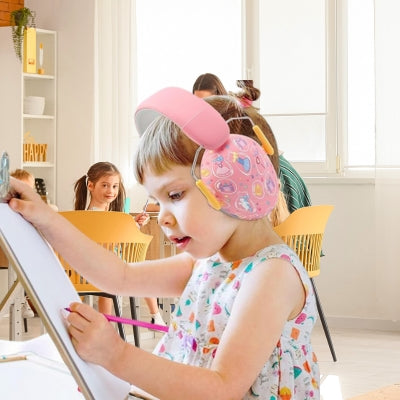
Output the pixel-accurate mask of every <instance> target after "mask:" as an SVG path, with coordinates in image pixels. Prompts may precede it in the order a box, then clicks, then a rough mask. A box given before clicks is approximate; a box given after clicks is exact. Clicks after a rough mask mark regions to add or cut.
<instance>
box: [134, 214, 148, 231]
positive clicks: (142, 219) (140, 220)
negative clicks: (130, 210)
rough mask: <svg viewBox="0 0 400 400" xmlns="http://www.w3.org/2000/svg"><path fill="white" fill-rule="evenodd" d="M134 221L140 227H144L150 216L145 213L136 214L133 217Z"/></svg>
mask: <svg viewBox="0 0 400 400" xmlns="http://www.w3.org/2000/svg"><path fill="white" fill-rule="evenodd" d="M135 221H136V223H137V224H138V225H139V226H140V227H142V226H145V225H146V224H148V222H149V221H150V215H149V214H146V213H145V212H144V213H141V214H138V215H136V217H135Z"/></svg>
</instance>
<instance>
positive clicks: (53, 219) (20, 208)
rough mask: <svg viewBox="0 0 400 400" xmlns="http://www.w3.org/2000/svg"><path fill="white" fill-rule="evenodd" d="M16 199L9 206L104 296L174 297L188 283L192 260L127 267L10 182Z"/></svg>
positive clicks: (23, 187)
mask: <svg viewBox="0 0 400 400" xmlns="http://www.w3.org/2000/svg"><path fill="white" fill-rule="evenodd" d="M11 184H12V187H13V189H15V191H16V192H17V193H18V194H19V196H20V198H19V199H18V198H13V199H11V200H10V202H9V205H10V207H11V208H13V209H14V210H15V211H17V212H19V213H20V214H21V215H22V216H23V217H24V218H25V219H27V220H28V221H30V222H31V223H32V224H33V225H34V226H35V227H36V228H38V229H39V231H41V233H42V234H43V236H44V237H45V238H46V240H47V241H48V242H49V243H50V245H51V246H52V247H53V248H54V249H55V250H56V251H57V252H59V253H60V254H61V255H62V256H63V258H64V259H65V260H66V261H67V262H68V263H69V264H70V265H71V266H72V267H73V268H74V269H75V270H76V271H78V272H79V273H80V274H82V275H83V276H84V277H85V278H86V279H88V280H89V281H90V282H91V283H92V284H94V285H95V286H97V287H98V288H100V289H101V290H104V291H105V292H108V293H116V294H119V295H126V296H157V297H168V296H170V295H171V296H177V295H179V294H180V293H181V290H182V289H183V287H184V286H185V283H186V281H187V280H188V279H189V277H190V275H191V272H192V267H193V259H192V258H191V257H190V256H189V255H187V254H180V255H177V256H175V257H172V258H171V259H163V260H155V261H151V262H147V261H145V262H142V263H135V264H132V265H128V264H126V263H124V262H123V261H122V260H121V259H120V258H119V257H118V256H117V255H115V254H114V253H113V252H110V251H108V250H106V249H104V248H102V247H101V246H99V245H98V244H97V243H95V242H93V241H92V240H90V239H89V238H88V237H87V236H85V235H84V234H83V233H82V232H80V231H79V230H78V229H77V228H75V227H74V226H73V225H72V224H70V223H69V222H68V221H67V220H66V219H65V218H64V217H62V216H61V215H60V214H58V213H56V212H54V211H53V210H52V209H51V208H50V207H49V206H48V205H46V204H45V203H44V202H43V201H42V199H41V198H40V197H39V196H38V195H37V194H36V193H35V192H34V191H33V190H32V189H31V188H29V186H28V185H25V184H24V183H22V182H20V181H18V180H15V179H13V180H12V181H11Z"/></svg>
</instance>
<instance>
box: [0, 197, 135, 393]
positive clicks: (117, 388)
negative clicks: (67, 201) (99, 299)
mask: <svg viewBox="0 0 400 400" xmlns="http://www.w3.org/2000/svg"><path fill="white" fill-rule="evenodd" d="M0 247H1V248H2V249H3V251H4V253H5V254H6V256H7V258H8V259H9V260H10V262H11V265H12V267H13V268H14V269H15V271H16V273H17V276H18V279H19V280H20V282H21V283H22V285H23V286H24V288H25V290H26V292H27V293H28V295H29V298H30V300H31V301H32V303H33V304H34V306H35V309H36V310H37V312H38V313H39V316H40V318H41V319H42V322H43V324H44V326H45V328H46V330H47V332H48V334H49V336H50V337H51V339H52V340H53V342H54V344H55V345H56V347H57V349H58V351H59V353H60V355H61V357H62V358H63V361H64V362H65V364H66V365H67V367H68V368H69V370H70V371H71V374H72V376H73V377H74V379H75V380H76V383H77V385H78V386H79V388H80V391H81V392H82V394H83V395H84V397H85V399H86V400H103V399H104V400H109V399H115V400H123V399H126V398H127V397H128V393H129V390H130V387H131V386H130V384H129V383H128V382H125V381H122V380H121V379H119V378H117V377H116V376H114V375H112V374H111V373H109V372H108V371H107V370H105V369H104V368H102V367H100V366H99V365H95V364H91V363H87V362H85V361H83V360H82V359H81V358H80V357H79V355H78V354H77V353H76V351H75V349H74V347H73V345H72V342H71V340H70V338H69V335H68V331H67V328H66V321H65V319H64V317H63V315H62V311H61V310H63V309H64V308H65V307H68V306H69V304H70V303H71V302H75V301H80V298H79V296H78V294H77V293H76V291H75V289H74V287H73V285H72V283H71V282H70V280H69V278H68V277H67V275H66V273H65V271H64V269H63V268H62V266H61V264H60V262H59V261H58V258H57V257H56V255H55V254H54V252H53V250H52V248H51V246H50V245H49V244H48V243H47V242H46V240H45V239H44V238H43V237H42V236H41V235H40V233H39V232H38V231H37V230H36V229H35V228H34V227H33V226H32V225H31V224H30V223H29V222H27V221H26V220H25V219H24V218H22V217H21V215H19V214H18V213H15V212H14V211H13V210H11V208H10V207H9V206H8V204H5V203H2V204H0Z"/></svg>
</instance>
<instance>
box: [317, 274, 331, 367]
mask: <svg viewBox="0 0 400 400" xmlns="http://www.w3.org/2000/svg"><path fill="white" fill-rule="evenodd" d="M311 284H312V287H313V289H314V293H315V300H316V302H317V309H318V314H319V317H320V318H321V323H322V327H323V328H324V332H325V337H326V340H327V341H328V345H329V349H330V350H331V354H332V358H333V361H335V362H336V361H337V358H336V353H335V349H334V348H333V343H332V339H331V335H330V333H329V328H328V323H327V322H326V319H325V315H324V312H323V310H322V306H321V302H320V301H319V297H318V292H317V288H316V286H315V283H314V279H313V278H311Z"/></svg>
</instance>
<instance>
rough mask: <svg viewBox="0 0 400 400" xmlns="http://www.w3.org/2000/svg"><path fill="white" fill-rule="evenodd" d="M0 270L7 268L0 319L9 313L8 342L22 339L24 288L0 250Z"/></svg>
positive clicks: (0, 306)
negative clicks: (5, 291) (5, 287)
mask: <svg viewBox="0 0 400 400" xmlns="http://www.w3.org/2000/svg"><path fill="white" fill-rule="evenodd" d="M0 268H2V269H5V268H8V291H7V293H6V295H5V296H4V298H3V300H2V301H1V303H0V317H2V316H3V315H4V314H6V313H7V311H8V312H9V315H10V317H9V318H10V334H9V338H10V340H21V338H22V320H23V319H22V304H24V301H25V294H24V288H23V287H22V285H21V283H20V282H19V281H18V279H17V275H16V274H15V272H14V270H13V269H12V268H11V267H10V263H9V261H8V259H7V257H6V255H5V254H4V252H3V251H2V250H1V248H0Z"/></svg>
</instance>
